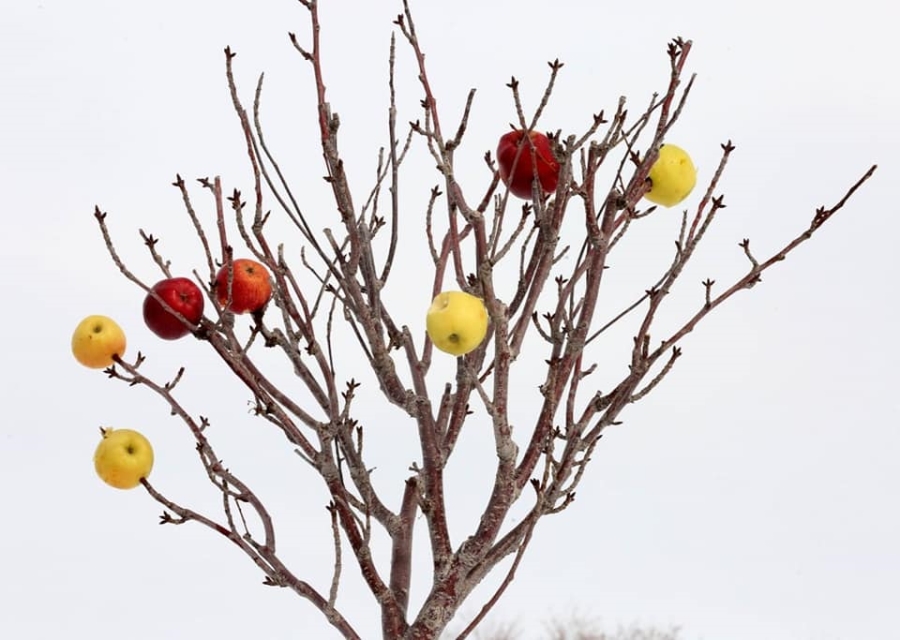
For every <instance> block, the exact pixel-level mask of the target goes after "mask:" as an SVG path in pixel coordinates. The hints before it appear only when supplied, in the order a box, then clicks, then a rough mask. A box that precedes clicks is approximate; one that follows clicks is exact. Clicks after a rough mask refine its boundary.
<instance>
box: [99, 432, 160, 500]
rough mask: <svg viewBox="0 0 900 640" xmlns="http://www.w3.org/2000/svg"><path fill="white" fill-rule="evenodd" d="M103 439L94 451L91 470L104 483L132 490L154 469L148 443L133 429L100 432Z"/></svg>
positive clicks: (150, 448)
mask: <svg viewBox="0 0 900 640" xmlns="http://www.w3.org/2000/svg"><path fill="white" fill-rule="evenodd" d="M100 431H101V432H102V433H103V439H102V440H101V441H100V444H98V445H97V450H96V451H95V452H94V469H96V470H97V475H98V476H100V479H101V480H103V482H105V483H106V484H108V485H110V486H111V487H115V488H116V489H133V488H134V487H136V486H138V485H139V484H140V482H141V478H146V477H147V476H149V475H150V470H151V469H152V468H153V447H152V446H150V441H149V440H147V438H145V437H144V436H143V435H141V434H140V433H138V432H137V431H134V430H133V429H112V428H108V429H103V428H101V429H100Z"/></svg>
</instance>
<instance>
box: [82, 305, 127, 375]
mask: <svg viewBox="0 0 900 640" xmlns="http://www.w3.org/2000/svg"><path fill="white" fill-rule="evenodd" d="M72 354H73V355H74V356H75V359H76V360H78V362H80V363H81V364H83V365H84V366H86V367H90V368H91V369H103V368H104V367H108V366H110V365H111V364H113V356H114V355H117V356H119V357H121V356H123V355H125V332H124V331H122V327H120V326H119V325H117V324H116V322H115V321H114V320H113V319H112V318H107V317H106V316H88V317H87V318H85V319H84V320H82V321H81V322H80V323H78V326H77V327H75V333H73V334H72Z"/></svg>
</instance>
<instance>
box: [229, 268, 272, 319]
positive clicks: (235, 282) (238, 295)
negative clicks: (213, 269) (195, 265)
mask: <svg viewBox="0 0 900 640" xmlns="http://www.w3.org/2000/svg"><path fill="white" fill-rule="evenodd" d="M228 271H229V270H228V265H227V264H226V265H225V266H223V267H222V268H221V269H219V273H218V274H217V275H216V284H215V289H216V299H217V300H218V301H219V304H220V305H222V306H223V307H224V306H226V305H228V309H229V310H230V311H232V312H234V313H254V312H256V311H259V310H260V309H262V308H263V307H264V306H266V303H267V302H268V301H269V298H271V297H272V283H271V281H270V279H269V270H268V269H266V268H265V266H263V265H261V264H260V263H259V262H256V261H255V260H249V259H247V258H239V259H237V260H235V261H233V262H232V270H231V271H232V276H231V283H230V284H231V288H230V290H229V286H228V285H229V282H228ZM229 300H230V301H231V304H228V302H229Z"/></svg>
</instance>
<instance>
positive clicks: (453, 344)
mask: <svg viewBox="0 0 900 640" xmlns="http://www.w3.org/2000/svg"><path fill="white" fill-rule="evenodd" d="M425 328H426V329H427V330H428V337H429V338H431V341H432V342H433V343H434V346H436V347H437V348H438V349H440V350H441V351H445V352H447V353H449V354H452V355H454V356H463V355H465V354H467V353H469V352H470V351H472V350H473V349H475V348H476V347H478V345H480V344H481V341H482V340H484V336H485V335H486V334H487V329H488V313H487V309H485V308H484V303H483V302H482V301H481V298H477V297H475V296H473V295H472V294H471V293H466V292H465V291H443V292H441V293H439V294H438V295H437V296H436V297H435V299H434V301H433V302H432V303H431V307H430V308H429V309H428V314H427V315H426V316H425Z"/></svg>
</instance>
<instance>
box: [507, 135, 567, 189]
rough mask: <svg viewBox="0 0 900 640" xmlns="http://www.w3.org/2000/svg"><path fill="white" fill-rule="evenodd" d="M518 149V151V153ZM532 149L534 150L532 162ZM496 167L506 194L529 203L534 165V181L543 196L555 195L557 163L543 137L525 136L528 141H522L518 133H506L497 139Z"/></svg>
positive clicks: (522, 138)
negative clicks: (553, 192) (506, 188)
mask: <svg viewBox="0 0 900 640" xmlns="http://www.w3.org/2000/svg"><path fill="white" fill-rule="evenodd" d="M529 141H530V144H529ZM520 147H521V149H522V150H521V151H519V148H520ZM532 149H534V157H533V158H532V155H531V150H532ZM516 154H518V157H516ZM497 164H498V165H499V168H500V179H501V180H503V184H505V185H506V186H507V187H509V192H510V193H511V194H513V195H514V196H518V197H520V198H524V199H526V200H531V185H532V184H533V183H534V179H535V171H534V170H535V164H536V165H537V179H538V181H539V182H540V185H541V190H542V191H543V192H544V193H545V194H546V193H551V192H552V191H555V190H556V185H557V183H558V182H559V163H558V162H557V161H556V158H554V157H553V151H552V150H551V149H550V140H549V139H548V138H547V136H545V135H544V134H543V133H538V132H537V131H532V132H531V133H529V134H528V138H526V137H525V132H524V131H523V130H522V129H516V130H514V131H510V132H509V133H507V134H506V135H504V136H503V137H501V138H500V143H499V144H498V145H497ZM513 165H515V166H513Z"/></svg>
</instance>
